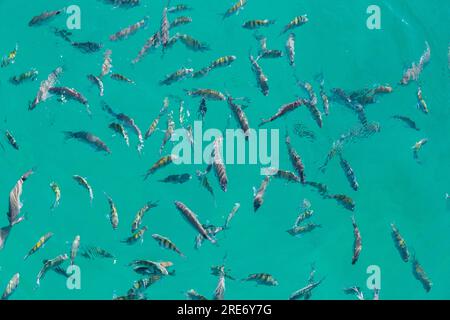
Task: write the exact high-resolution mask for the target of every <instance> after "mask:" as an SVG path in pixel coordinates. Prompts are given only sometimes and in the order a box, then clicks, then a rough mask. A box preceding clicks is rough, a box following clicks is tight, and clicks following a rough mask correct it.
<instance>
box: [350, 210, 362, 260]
mask: <svg viewBox="0 0 450 320" xmlns="http://www.w3.org/2000/svg"><path fill="white" fill-rule="evenodd" d="M352 225H353V235H354V237H355V241H354V243H353V257H352V264H355V263H356V262H357V261H358V258H359V255H360V254H361V250H362V238H361V233H360V232H359V228H358V226H357V225H356V220H355V216H352Z"/></svg>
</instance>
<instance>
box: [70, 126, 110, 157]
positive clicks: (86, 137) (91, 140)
mask: <svg viewBox="0 0 450 320" xmlns="http://www.w3.org/2000/svg"><path fill="white" fill-rule="evenodd" d="M63 133H64V135H65V138H66V139H77V140H79V141H82V142H85V143H87V144H89V145H91V146H93V147H94V148H95V149H97V150H98V151H105V152H106V153H111V150H110V149H109V148H108V146H107V145H106V144H105V143H104V142H103V141H102V140H100V138H99V137H97V136H94V135H93V134H92V133H89V132H87V131H64V132H63Z"/></svg>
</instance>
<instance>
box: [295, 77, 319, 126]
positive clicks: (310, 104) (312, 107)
mask: <svg viewBox="0 0 450 320" xmlns="http://www.w3.org/2000/svg"><path fill="white" fill-rule="evenodd" d="M297 84H298V85H299V86H301V87H302V88H304V89H305V90H306V91H307V92H308V95H309V100H306V103H305V106H306V107H307V109H308V110H309V112H310V113H311V116H312V117H313V119H314V121H315V122H316V123H317V125H318V126H319V128H322V126H323V120H322V113H321V112H320V111H319V108H317V96H316V94H315V93H314V90H313V88H312V85H311V84H310V83H308V82H302V81H298V82H297Z"/></svg>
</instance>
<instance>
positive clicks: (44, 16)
mask: <svg viewBox="0 0 450 320" xmlns="http://www.w3.org/2000/svg"><path fill="white" fill-rule="evenodd" d="M62 12H63V10H61V9H58V10H53V11H46V12H43V13H41V14H39V15H37V16H35V17H33V18H32V19H31V20H30V22H28V26H29V27H34V26H40V25H42V24H44V23H45V22H48V21H49V20H50V19H51V18H53V17H56V16H58V15H60V14H61V13H62Z"/></svg>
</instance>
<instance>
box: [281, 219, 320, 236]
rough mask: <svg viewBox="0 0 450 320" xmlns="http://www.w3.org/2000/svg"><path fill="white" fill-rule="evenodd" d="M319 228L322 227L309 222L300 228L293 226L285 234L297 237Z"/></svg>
mask: <svg viewBox="0 0 450 320" xmlns="http://www.w3.org/2000/svg"><path fill="white" fill-rule="evenodd" d="M320 227H322V225H320V224H315V223H312V222H309V223H307V224H305V225H302V226H293V227H292V228H291V229H289V230H287V233H289V234H290V235H291V236H299V235H303V234H305V233H308V232H311V231H313V230H314V229H316V228H320Z"/></svg>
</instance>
